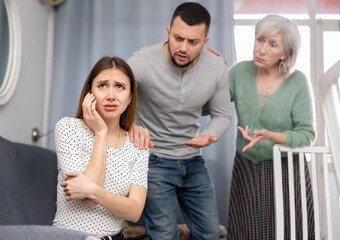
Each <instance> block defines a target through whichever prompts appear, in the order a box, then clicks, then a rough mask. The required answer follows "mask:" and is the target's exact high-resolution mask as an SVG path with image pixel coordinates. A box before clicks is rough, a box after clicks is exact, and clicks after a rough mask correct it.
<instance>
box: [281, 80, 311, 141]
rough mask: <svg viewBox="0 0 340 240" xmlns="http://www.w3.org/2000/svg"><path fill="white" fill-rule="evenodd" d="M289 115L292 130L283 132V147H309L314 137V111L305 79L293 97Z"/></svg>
mask: <svg viewBox="0 0 340 240" xmlns="http://www.w3.org/2000/svg"><path fill="white" fill-rule="evenodd" d="M303 77H304V76H303ZM291 115H292V116H291V117H292V121H293V129H292V130H289V131H285V134H286V136H287V139H286V142H285V145H286V146H290V147H303V146H309V145H311V144H312V142H313V141H314V139H315V135H316V134H315V129H314V109H313V100H312V92H311V88H310V87H309V85H308V82H307V79H306V78H305V77H304V81H303V84H302V86H301V88H300V90H299V91H298V92H297V94H296V95H295V98H294V104H293V106H292V111H291Z"/></svg>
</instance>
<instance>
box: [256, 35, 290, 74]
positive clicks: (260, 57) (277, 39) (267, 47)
mask: <svg viewBox="0 0 340 240" xmlns="http://www.w3.org/2000/svg"><path fill="white" fill-rule="evenodd" d="M286 57H287V53H286V52H285V50H284V45H283V39H282V33H278V34H276V35H274V36H269V37H264V36H259V37H257V38H256V39H255V44H254V52H253V58H254V63H255V65H256V66H257V67H258V68H265V69H268V70H270V69H272V68H277V64H278V62H279V61H280V60H284V59H285V58H286Z"/></svg>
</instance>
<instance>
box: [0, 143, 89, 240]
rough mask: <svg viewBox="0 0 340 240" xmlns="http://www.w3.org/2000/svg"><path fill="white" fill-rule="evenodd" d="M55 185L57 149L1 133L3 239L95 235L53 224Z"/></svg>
mask: <svg viewBox="0 0 340 240" xmlns="http://www.w3.org/2000/svg"><path fill="white" fill-rule="evenodd" d="M56 186H57V156H56V154H55V152H53V151H50V150H48V149H44V148H41V147H37V146H33V145H27V144H22V143H14V142H11V141H9V140H7V139H4V138H2V137H0V233H1V234H0V240H7V239H20V238H24V239H35V240H40V239H41V240H42V239H58V240H68V239H74V240H78V239H79V240H83V239H91V238H93V237H91V236H89V235H88V234H86V233H84V232H79V231H74V230H66V229H60V228H56V227H53V226H51V225H52V221H53V219H54V215H55V211H56V205H55V202H56Z"/></svg>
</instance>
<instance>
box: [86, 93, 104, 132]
mask: <svg viewBox="0 0 340 240" xmlns="http://www.w3.org/2000/svg"><path fill="white" fill-rule="evenodd" d="M96 103H97V100H96V98H95V96H94V95H93V93H88V94H87V95H86V96H85V98H84V101H83V104H82V108H83V116H84V120H85V121H86V123H87V125H88V127H89V128H90V129H91V130H92V131H93V132H94V133H95V134H96V133H105V134H106V132H107V126H106V123H105V122H104V120H103V119H102V117H101V116H100V115H99V113H98V112H97V110H96Z"/></svg>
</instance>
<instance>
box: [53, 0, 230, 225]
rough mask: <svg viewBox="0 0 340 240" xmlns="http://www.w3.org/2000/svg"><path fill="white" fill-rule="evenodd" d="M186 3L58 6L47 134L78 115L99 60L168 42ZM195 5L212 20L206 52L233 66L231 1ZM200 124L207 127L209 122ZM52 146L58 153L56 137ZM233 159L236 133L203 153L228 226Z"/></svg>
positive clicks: (131, 0) (154, 0) (126, 0)
mask: <svg viewBox="0 0 340 240" xmlns="http://www.w3.org/2000/svg"><path fill="white" fill-rule="evenodd" d="M182 2H185V1H179V0H143V1H137V0H101V1H93V0H70V1H66V2H65V3H64V4H62V5H60V6H59V7H58V8H57V9H56V12H55V17H56V19H55V49H54V70H53V72H54V73H53V82H52V92H51V105H50V115H49V129H53V128H54V126H55V124H56V122H57V121H58V120H59V119H60V118H62V117H64V116H70V117H73V116H74V115H75V113H76V109H77V104H78V98H79V95H80V91H81V88H82V85H83V83H84V81H85V79H86V77H87V75H88V73H89V71H90V69H91V67H92V66H93V64H94V63H95V62H96V61H97V60H98V59H99V58H101V57H102V56H119V57H121V58H123V59H125V60H127V59H128V58H129V57H130V56H131V55H132V53H133V52H135V51H137V50H139V49H140V48H142V47H145V46H149V45H151V44H154V43H157V42H161V41H165V40H166V27H167V26H168V25H169V23H170V19H171V16H172V13H173V11H174V9H175V8H176V6H177V5H179V4H181V3H182ZM196 2H199V3H201V4H202V5H204V6H205V7H206V8H207V9H208V10H209V12H210V14H211V17H212V22H211V27H210V32H209V35H210V40H209V42H208V44H207V46H208V47H211V48H214V49H217V50H218V51H220V52H221V53H222V54H223V57H224V58H227V59H228V63H229V66H231V64H232V63H233V61H234V59H235V58H234V40H233V39H234V35H233V20H232V13H233V9H232V1H225V0H214V1H211V0H205V1H203V0H202V1H196ZM200 121H201V124H202V127H203V126H204V125H205V124H206V123H207V122H208V121H209V117H204V118H202V119H201V120H200ZM233 122H235V117H234V114H233ZM48 146H49V148H51V149H54V140H53V136H50V137H49V139H48ZM234 153H235V128H234V127H231V128H230V130H229V131H228V133H227V134H226V135H225V136H224V137H223V139H221V140H220V141H219V142H218V143H216V144H212V145H211V146H209V147H207V148H205V149H204V150H203V154H204V157H205V159H206V161H207V164H208V167H209V169H210V172H211V175H212V178H213V181H214V184H215V190H216V197H217V203H218V208H219V217H220V222H221V224H223V225H225V226H226V223H227V222H226V221H227V220H226V219H227V205H228V201H227V200H228V194H229V185H230V179H231V171H232V164H233V157H234ZM179 221H182V219H181V217H179Z"/></svg>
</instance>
